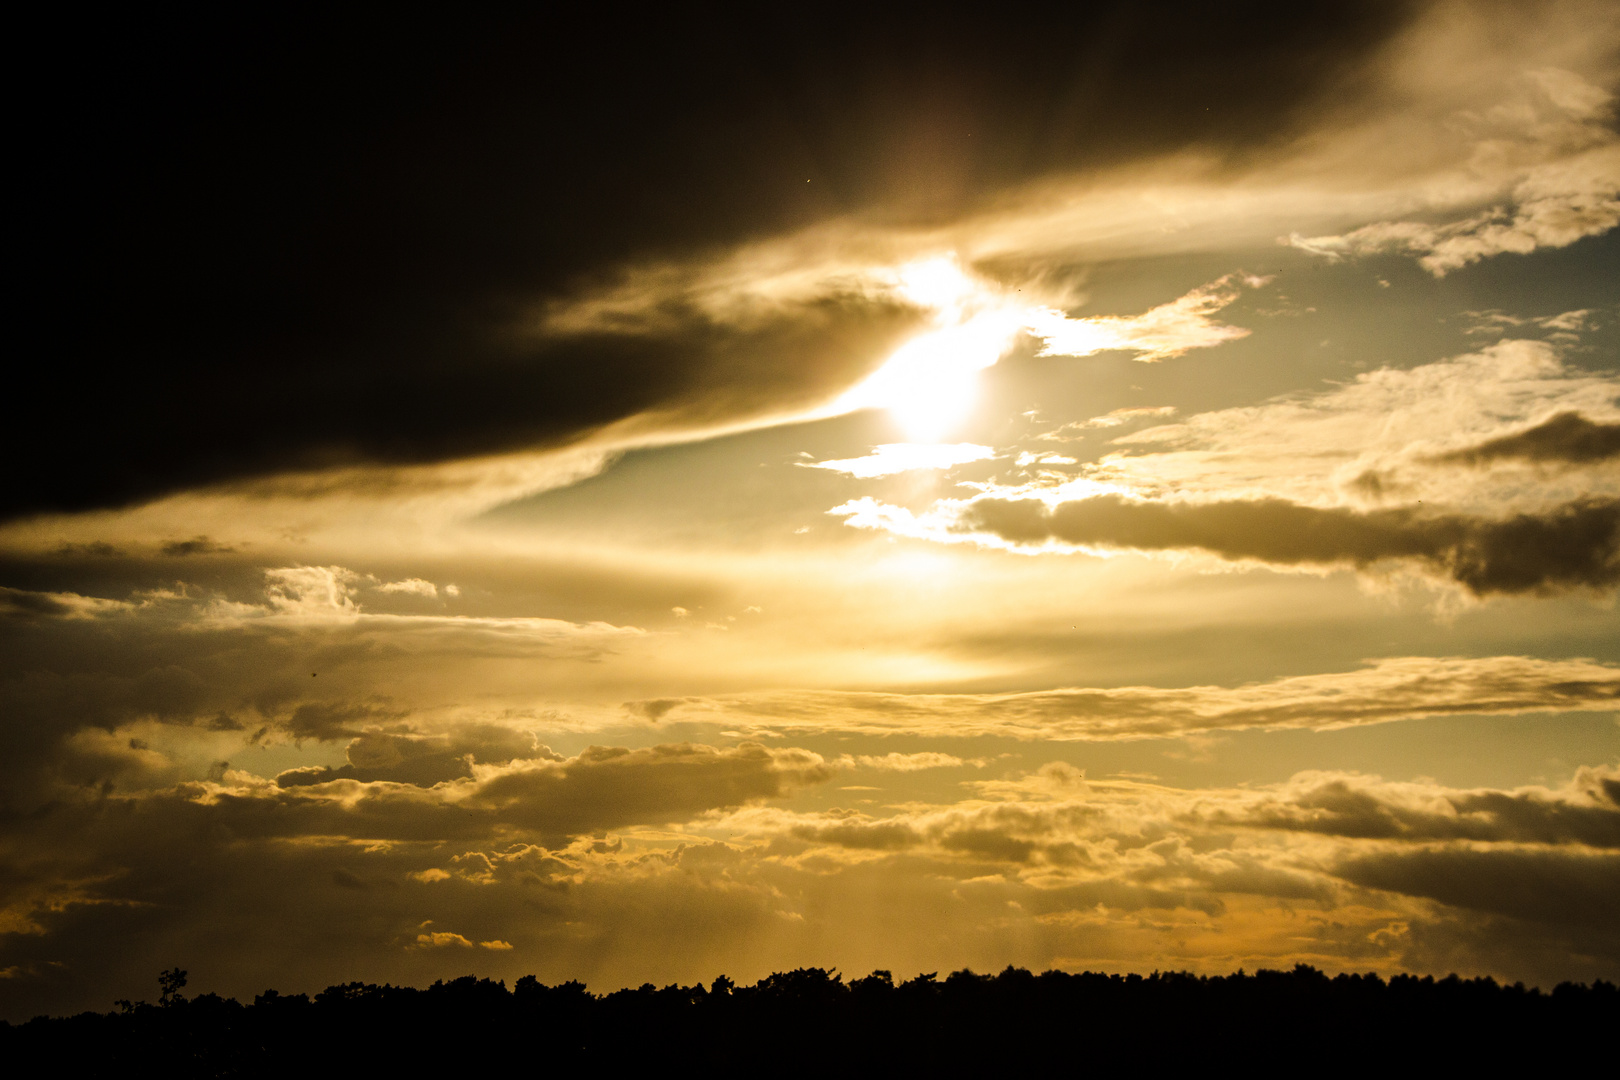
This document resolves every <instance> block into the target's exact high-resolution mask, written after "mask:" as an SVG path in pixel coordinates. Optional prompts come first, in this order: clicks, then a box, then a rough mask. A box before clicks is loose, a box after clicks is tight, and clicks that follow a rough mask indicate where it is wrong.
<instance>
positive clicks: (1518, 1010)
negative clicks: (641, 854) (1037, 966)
mask: <svg viewBox="0 0 1620 1080" xmlns="http://www.w3.org/2000/svg"><path fill="white" fill-rule="evenodd" d="M170 974H171V973H167V972H166V973H165V978H166V979H168V976H169V975H170ZM172 974H176V975H179V976H180V980H179V982H180V983H181V984H183V981H184V973H180V972H176V973H172ZM174 985H175V984H174V981H173V980H169V981H166V982H165V994H164V1000H163V1002H162V1003H160V1004H158V1005H147V1004H144V1003H142V1004H138V1005H130V1004H129V1003H121V1005H122V1008H121V1009H120V1011H117V1012H112V1013H106V1014H101V1013H82V1014H80V1015H78V1016H73V1017H62V1018H56V1019H52V1018H47V1017H39V1018H36V1019H34V1020H32V1021H29V1022H28V1023H25V1024H20V1025H7V1024H0V1061H9V1062H12V1063H17V1062H22V1061H34V1062H38V1063H40V1065H41V1066H45V1065H48V1066H49V1068H50V1069H51V1070H52V1071H53V1072H55V1073H57V1074H59V1075H114V1074H115V1073H118V1074H123V1075H130V1074H132V1073H133V1074H134V1075H149V1076H163V1077H191V1076H289V1075H305V1076H310V1075H314V1076H324V1075H337V1074H340V1073H342V1074H348V1075H354V1074H356V1073H373V1074H379V1075H380V1074H381V1071H382V1070H386V1071H387V1072H389V1073H392V1074H393V1075H404V1076H416V1075H429V1074H430V1073H437V1072H439V1071H440V1070H454V1072H456V1073H465V1072H476V1073H484V1072H488V1071H490V1070H491V1069H495V1070H499V1071H500V1073H502V1074H505V1073H506V1072H507V1070H508V1069H510V1068H518V1069H521V1070H522V1071H523V1072H524V1074H525V1075H532V1074H535V1073H551V1072H555V1071H558V1070H565V1069H567V1070H600V1069H609V1070H614V1069H619V1068H623V1067H626V1066H652V1067H655V1068H657V1069H659V1070H660V1073H661V1074H663V1073H669V1074H672V1073H674V1072H677V1071H678V1072H681V1073H685V1072H688V1071H689V1070H690V1069H691V1068H693V1067H696V1068H699V1069H703V1068H708V1069H714V1068H723V1069H727V1070H739V1072H738V1073H735V1074H734V1075H741V1074H742V1073H741V1071H742V1070H746V1071H747V1072H748V1073H750V1074H756V1075H770V1076H780V1075H791V1076H799V1075H809V1074H822V1075H828V1074H846V1075H847V1074H850V1073H854V1074H857V1075H861V1074H867V1073H872V1072H878V1071H890V1070H896V1071H898V1070H904V1071H905V1072H907V1073H910V1072H915V1071H918V1070H928V1071H933V1072H936V1073H944V1074H947V1075H951V1074H964V1073H969V1072H973V1073H982V1074H985V1075H997V1074H999V1073H1002V1072H1004V1071H1006V1070H1007V1069H1012V1068H1020V1069H1023V1068H1041V1069H1047V1070H1051V1071H1055V1072H1058V1073H1061V1074H1064V1075H1079V1074H1088V1073H1096V1072H1097V1070H1101V1069H1108V1070H1113V1069H1120V1070H1129V1071H1131V1072H1136V1073H1140V1072H1146V1073H1149V1074H1157V1073H1159V1072H1161V1071H1164V1070H1167V1069H1177V1070H1180V1069H1184V1068H1189V1069H1195V1070H1198V1072H1200V1073H1202V1072H1214V1071H1221V1072H1225V1071H1232V1070H1243V1071H1244V1072H1245V1073H1249V1074H1255V1073H1258V1074H1261V1075H1273V1074H1279V1073H1300V1074H1310V1073H1322V1072H1326V1073H1329V1074H1334V1075H1337V1074H1341V1073H1346V1072H1349V1071H1352V1070H1354V1071H1357V1072H1359V1071H1361V1070H1362V1069H1365V1068H1374V1069H1377V1070H1379V1071H1380V1072H1389V1071H1393V1072H1396V1073H1398V1074H1399V1073H1405V1072H1407V1071H1408V1070H1416V1069H1423V1070H1425V1071H1427V1070H1429V1069H1434V1068H1456V1067H1458V1066H1461V1065H1471V1066H1475V1067H1477V1066H1480V1065H1485V1066H1490V1067H1493V1068H1495V1069H1500V1068H1502V1067H1504V1066H1507V1065H1529V1066H1532V1067H1536V1066H1539V1067H1541V1068H1549V1067H1550V1068H1554V1069H1563V1068H1565V1067H1573V1066H1575V1065H1576V1062H1577V1061H1579V1060H1581V1059H1585V1060H1586V1061H1587V1062H1588V1063H1589V1064H1588V1065H1587V1066H1585V1068H1590V1067H1591V1064H1590V1063H1591V1062H1593V1061H1594V1060H1602V1059H1603V1058H1604V1057H1606V1056H1607V1054H1608V1053H1609V1052H1610V1051H1612V1048H1613V1046H1614V1043H1613V1038H1614V1034H1615V1032H1616V1031H1617V1030H1620V991H1617V990H1616V987H1615V985H1614V984H1613V983H1608V982H1604V981H1601V980H1600V981H1598V982H1597V983H1595V984H1593V985H1592V986H1586V985H1583V984H1577V983H1564V984H1561V985H1559V986H1558V987H1557V988H1555V989H1554V990H1553V991H1552V992H1551V993H1550V994H1547V993H1542V992H1541V991H1539V990H1534V989H1532V990H1527V989H1525V988H1524V987H1523V986H1522V985H1516V986H1503V985H1500V984H1498V983H1496V982H1495V981H1494V980H1491V979H1472V980H1465V979H1459V978H1458V977H1457V976H1455V975H1453V976H1450V977H1449V978H1445V979H1440V980H1436V979H1433V978H1422V979H1419V978H1415V977H1412V976H1396V977H1395V978H1392V979H1390V980H1388V981H1385V980H1382V979H1380V978H1378V977H1377V976H1374V975H1339V976H1337V977H1335V978H1329V977H1328V976H1326V975H1324V974H1322V973H1321V972H1319V971H1317V970H1316V969H1314V968H1310V967H1305V966H1300V967H1296V968H1295V969H1294V970H1293V971H1287V972H1284V971H1260V972H1257V973H1255V974H1253V975H1245V974H1243V973H1242V972H1239V973H1238V974H1236V975H1231V976H1226V977H1214V978H1209V977H1197V976H1193V975H1184V974H1174V973H1170V974H1154V975H1152V976H1149V977H1147V978H1143V977H1142V976H1139V975H1129V976H1119V975H1094V974H1083V975H1070V974H1066V973H1064V972H1060V971H1048V972H1046V973H1044V974H1041V975H1035V974H1031V973H1030V972H1028V971H1025V970H1022V969H1020V968H1012V967H1009V968H1008V969H1007V970H1005V971H1003V972H1002V973H1001V974H999V975H975V974H973V973H972V972H968V971H959V972H956V973H955V974H953V975H951V976H949V977H948V978H946V979H944V980H939V979H936V978H935V976H933V975H924V976H919V977H918V978H915V979H912V980H910V981H909V982H903V983H900V984H899V985H896V984H895V983H894V982H893V981H892V979H891V978H890V977H889V974H888V972H881V971H880V972H874V973H873V974H872V975H870V976H868V977H866V978H864V979H856V980H854V981H852V982H847V983H846V982H844V981H843V980H842V978H841V977H840V976H837V975H835V974H829V973H828V972H826V971H822V970H820V969H818V968H807V969H801V970H798V971H790V972H786V973H783V974H776V975H772V976H770V977H769V978H766V979H763V980H761V981H760V982H759V983H757V984H755V985H754V986H735V985H733V984H732V983H731V981H730V980H729V979H726V978H723V977H722V978H720V979H717V980H715V982H714V984H713V986H712V987H710V988H708V989H705V988H704V987H703V986H701V985H699V986H666V987H664V988H662V989H658V988H656V987H654V986H652V985H651V984H647V985H645V986H642V987H641V988H640V989H638V990H620V991H616V992H615V993H611V994H606V995H602V996H597V995H593V994H591V993H589V992H588V991H587V990H586V988H585V986H584V985H583V984H582V983H577V982H568V983H563V984H562V985H560V986H544V985H542V984H540V983H539V982H537V981H536V980H535V979H534V978H533V977H532V976H531V977H528V978H524V979H520V980H519V981H518V983H517V986H516V987H514V988H513V989H512V990H510V991H509V990H508V989H507V988H506V986H505V984H504V983H497V982H491V981H489V980H487V979H475V978H473V977H472V976H470V975H469V976H467V977H465V978H461V979H456V980H454V981H452V982H448V983H446V982H438V983H434V984H433V985H432V986H431V987H429V988H428V989H426V990H418V989H415V988H412V987H398V986H376V985H371V984H363V983H348V984H345V985H342V986H333V987H329V988H327V989H326V990H324V991H322V992H321V993H319V994H317V995H315V997H314V999H313V1000H311V999H310V998H309V997H308V996H306V995H304V994H297V995H290V996H283V995H278V994H277V993H275V992H274V991H268V992H266V993H264V994H261V995H260V996H259V997H257V998H255V999H254V1001H253V1004H252V1005H243V1004H241V1003H240V1002H237V1001H235V1000H233V999H228V998H221V997H218V996H217V995H214V994H203V995H201V996H198V997H195V998H191V999H189V1000H187V999H185V998H184V997H182V996H180V995H179V994H178V993H177V992H176V991H175V989H174ZM1605 1048H1607V1049H1605ZM1589 1054H1596V1055H1597V1057H1596V1058H1595V1059H1594V1058H1592V1057H1589V1056H1588V1055H1589ZM1611 1064H1612V1062H1611ZM683 1067H684V1068H683ZM1576 1071H1584V1069H1583V1068H1579V1067H1577V1068H1576ZM36 1075H39V1073H36Z"/></svg>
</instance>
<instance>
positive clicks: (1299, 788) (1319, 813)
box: [1237, 767, 1620, 849]
mask: <svg viewBox="0 0 1620 1080" xmlns="http://www.w3.org/2000/svg"><path fill="white" fill-rule="evenodd" d="M1237 820H1241V821H1245V822H1247V823H1249V824H1253V825H1261V826H1264V827H1266V828H1280V829H1299V830H1302V831H1306V832H1316V833H1323V834H1326V835H1331V836H1346V837H1356V838H1361V839H1379V840H1402V841H1409V842H1422V841H1431V840H1467V841H1485V842H1491V843H1526V844H1584V845H1587V846H1590V847H1594V848H1609V849H1620V771H1617V770H1615V769H1610V768H1590V767H1583V768H1581V769H1580V770H1578V771H1577V772H1576V775H1575V779H1574V781H1573V782H1572V783H1571V784H1570V785H1569V787H1568V788H1566V789H1563V790H1559V791H1550V790H1547V789H1545V788H1525V789H1521V790H1517V791H1499V790H1490V789H1484V790H1472V791H1469V790H1451V789H1446V788H1440V787H1438V786H1437V785H1434V784H1418V783H1412V784H1391V783H1386V782H1383V781H1379V780H1377V779H1376V778H1369V777H1359V776H1348V777H1346V776H1322V777H1315V776H1311V775H1302V776H1298V777H1295V778H1294V781H1293V782H1292V784H1291V789H1290V790H1289V792H1288V793H1287V795H1286V796H1285V797H1278V798H1268V799H1265V800H1262V801H1260V802H1258V803H1256V804H1255V805H1254V806H1252V807H1250V808H1249V809H1247V810H1246V811H1244V812H1243V813H1242V815H1241V816H1240V817H1239V818H1238V819H1237Z"/></svg>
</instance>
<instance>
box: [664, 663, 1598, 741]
mask: <svg viewBox="0 0 1620 1080" xmlns="http://www.w3.org/2000/svg"><path fill="white" fill-rule="evenodd" d="M1616 702H1620V668H1615V667H1613V666H1610V665H1607V664H1599V663H1594V662H1592V661H1590V660H1541V659H1535V658H1531V657H1522V656H1495V657H1484V658H1477V659H1464V658H1446V659H1442V658H1431V657H1402V658H1393V659H1385V660H1378V661H1375V662H1373V663H1371V664H1368V665H1367V666H1365V667H1363V668H1361V669H1359V670H1356V671H1348V672H1343V673H1334V674H1321V675H1302V676H1294V677H1291V678H1284V679H1277V680H1275V681H1272V682H1265V683H1251V684H1248V685H1245V686H1238V687H1220V686H1195V687H1187V688H1180V689H1162V688H1156V687H1142V686H1137V687H1119V688H1114V689H1061V690H1043V691H1035V692H1029V693H1014V694H890V693H874V692H829V691H797V692H778V693H773V694H739V695H735V696H731V697H707V698H686V699H682V700H681V701H680V702H677V703H676V704H674V705H672V706H671V707H670V708H669V709H668V710H667V711H666V714H665V715H666V716H669V717H670V718H672V719H686V720H700V719H709V720H714V721H716V722H723V723H728V724H738V723H751V724H756V725H758V726H759V727H761V728H772V727H781V728H803V729H808V730H826V731H864V732H872V733H883V732H893V733H898V732H914V733H919V734H932V735H945V734H948V735H953V736H959V735H978V734H984V735H989V734H994V735H1003V736H1012V737H1016V738H1030V739H1118V738H1143V737H1152V736H1172V735H1184V734H1187V733H1189V732H1197V731H1214V730H1222V729H1242V728H1313V729H1327V728H1335V727H1350V726H1356V725H1361V724H1379V723H1387V722H1389V721H1392V720H1404V719H1410V718H1415V717H1420V716H1447V715H1466V714H1482V715H1488V714H1500V713H1523V712H1585V711H1597V712H1602V711H1607V710H1611V709H1613V708H1614V707H1615V704H1616Z"/></svg>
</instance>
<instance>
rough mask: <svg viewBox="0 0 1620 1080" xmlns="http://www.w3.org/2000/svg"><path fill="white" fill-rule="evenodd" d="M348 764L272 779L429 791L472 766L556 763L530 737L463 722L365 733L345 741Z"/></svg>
mask: <svg viewBox="0 0 1620 1080" xmlns="http://www.w3.org/2000/svg"><path fill="white" fill-rule="evenodd" d="M346 756H347V757H348V759H349V760H348V764H346V765H340V766H338V767H336V768H332V767H330V766H325V765H321V766H310V767H306V768H301V769H289V770H288V771H286V772H283V773H281V774H280V775H279V776H277V777H276V783H277V785H279V786H280V787H284V788H285V787H307V786H311V785H314V784H324V783H326V782H327V781H329V780H358V781H360V782H362V783H369V782H372V781H377V780H386V781H392V782H394V783H401V784H415V785H416V786H418V787H432V786H433V785H434V784H439V783H443V782H445V781H447V780H461V779H465V778H466V777H469V776H471V775H472V765H473V763H474V762H477V763H479V764H483V765H504V764H505V763H507V762H509V761H513V760H515V759H519V758H522V759H531V758H544V759H546V760H550V761H561V760H562V758H561V757H559V756H558V755H556V754H553V753H552V752H551V751H550V750H549V749H547V748H546V747H543V746H540V745H539V744H538V743H537V742H536V741H535V738H534V736H533V735H532V734H530V733H529V732H526V731H514V730H512V729H511V728H506V727H500V726H498V725H495V724H468V725H465V726H463V727H460V728H457V729H456V730H455V731H453V732H450V733H446V734H432V735H423V734H417V733H414V732H393V731H367V732H365V733H364V734H362V735H360V736H358V737H357V738H355V739H354V740H353V741H351V742H350V743H349V746H348V750H347V751H346Z"/></svg>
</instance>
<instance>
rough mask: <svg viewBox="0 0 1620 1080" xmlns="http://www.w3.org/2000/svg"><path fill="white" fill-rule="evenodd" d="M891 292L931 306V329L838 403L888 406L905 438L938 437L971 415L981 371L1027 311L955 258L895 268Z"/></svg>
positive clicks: (1010, 337)
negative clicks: (966, 268) (971, 272)
mask: <svg viewBox="0 0 1620 1080" xmlns="http://www.w3.org/2000/svg"><path fill="white" fill-rule="evenodd" d="M894 291H895V295H897V296H898V297H900V298H901V299H903V300H906V301H907V302H909V303H912V304H915V305H917V306H918V307H922V308H928V309H932V311H933V318H932V320H931V321H932V322H933V329H930V330H928V331H925V332H924V333H922V334H921V335H919V336H917V337H914V338H912V339H911V340H910V341H908V342H906V343H905V344H904V345H902V346H900V348H898V349H896V350H895V352H894V353H893V355H891V356H890V357H889V359H888V360H887V361H885V362H884V364H883V366H882V367H880V368H879V369H878V370H877V371H875V372H873V373H872V375H871V376H869V377H868V378H867V379H866V380H865V381H863V382H862V383H860V384H859V385H857V386H855V387H854V388H853V389H851V390H850V391H849V392H848V393H847V394H845V395H844V397H843V398H842V399H840V401H839V402H838V406H839V407H840V408H841V409H868V408H884V409H888V410H889V412H890V414H891V415H893V416H894V418H895V420H896V421H898V422H899V424H900V426H901V428H902V429H903V430H904V431H905V432H906V434H907V436H908V437H910V438H912V439H915V440H918V441H933V440H938V439H941V438H943V437H945V436H946V435H947V434H949V433H950V432H951V431H953V430H954V429H956V428H957V427H958V426H959V425H960V424H961V423H962V422H963V421H964V420H965V419H966V418H967V416H968V415H969V414H970V413H971V412H972V409H973V404H974V401H975V400H976V398H977V397H978V390H979V373H980V372H981V371H983V370H984V369H985V368H987V367H991V366H992V365H994V364H995V363H996V362H997V361H999V360H1000V359H1001V358H1002V357H1003V356H1004V355H1006V353H1007V350H1008V349H1010V348H1011V347H1012V344H1013V341H1014V339H1015V338H1016V337H1017V335H1018V332H1019V330H1020V329H1022V328H1023V327H1024V325H1025V324H1026V323H1027V322H1028V314H1027V312H1026V311H1025V310H1024V309H1023V308H1022V307H1021V306H1019V305H1016V304H1013V303H1011V302H1009V301H1008V299H1007V297H1006V296H1005V295H1004V294H1003V293H1002V292H1001V290H1000V289H998V288H996V287H995V286H994V285H991V284H990V283H988V282H985V281H983V280H981V279H978V278H975V277H973V276H971V275H970V274H968V273H967V272H965V271H964V270H963V269H962V267H961V264H960V263H959V262H958V261H957V259H956V257H955V256H954V255H943V256H938V257H935V258H931V259H925V260H921V261H918V262H913V263H908V264H906V265H905V266H902V267H900V268H899V270H898V271H897V272H896V274H895V288H894Z"/></svg>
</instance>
